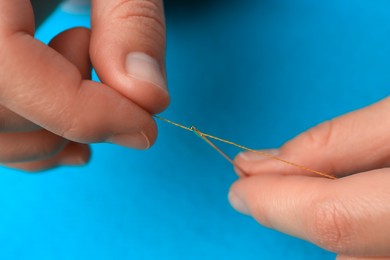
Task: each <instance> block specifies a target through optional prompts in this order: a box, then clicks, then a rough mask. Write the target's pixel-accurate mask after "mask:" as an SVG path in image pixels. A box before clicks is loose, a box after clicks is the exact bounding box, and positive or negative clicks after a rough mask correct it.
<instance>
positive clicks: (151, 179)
mask: <svg viewBox="0 0 390 260" xmlns="http://www.w3.org/2000/svg"><path fill="white" fill-rule="evenodd" d="M389 17H390V2H389V1H387V0H382V1H381V0H377V1H369V0H365V1H363V0H353V1H352V0H351V1H340V0H327V1H310V0H257V1H255V0H252V1H251V0H246V1H239V0H231V1H211V0H209V1H206V0H204V1H173V0H171V1H168V2H167V24H168V58H167V68H168V77H169V82H170V84H169V85H170V93H171V97H172V104H171V106H170V108H169V109H168V110H167V111H166V112H165V113H164V116H165V117H167V118H170V119H172V120H175V121H178V122H182V123H184V124H188V125H192V124H193V125H196V126H197V127H198V128H199V129H201V130H203V131H205V132H209V133H212V134H214V135H217V136H220V137H223V138H227V139H230V140H234V141H236V142H238V143H241V144H244V145H247V146H250V147H253V148H269V147H277V146H279V145H281V144H282V143H283V142H285V141H287V140H288V139H290V138H291V137H293V136H295V135H296V134H298V133H300V132H301V131H304V130H305V129H307V128H308V127H311V126H313V125H315V124H317V123H319V122H321V121H323V120H327V119H330V118H332V117H334V116H337V115H340V114H342V113H345V112H348V111H351V110H354V109H357V108H360V107H362V106H365V105H368V104H370V103H372V102H375V101H377V100H379V99H381V98H383V97H385V96H387V95H388V93H389V86H390V84H389V83H390V73H389V67H390V59H389V58H390V18H389ZM88 24H89V17H88V15H87V14H78V15H72V14H68V13H66V12H63V11H61V10H60V9H59V10H57V11H56V12H55V13H54V14H53V15H52V17H50V19H49V20H48V21H47V22H46V23H45V24H44V25H43V26H42V27H41V29H40V30H39V31H38V33H37V37H39V38H40V39H42V40H43V41H46V42H47V41H48V40H49V39H50V38H51V37H52V36H53V35H55V34H56V33H58V32H59V31H61V30H63V29H64V28H68V27H72V26H75V25H88ZM129 120H131V119H130V118H129ZM159 129H160V132H159V139H158V141H157V143H156V145H155V146H154V147H153V148H152V149H150V150H149V151H145V152H139V151H132V150H129V149H125V148H121V147H116V146H113V145H105V144H99V145H94V146H93V159H92V161H91V163H90V164H89V165H88V166H86V167H83V168H61V169H56V170H53V171H50V172H47V173H44V174H37V175H28V174H24V173H20V172H17V171H13V170H8V169H1V171H0V209H1V214H0V259H333V258H334V255H333V254H330V253H327V252H325V251H323V250H321V249H319V248H317V247H316V246H313V245H311V244H309V243H307V242H304V241H301V240H298V239H295V238H292V237H289V236H286V235H283V234H280V233H278V232H276V231H272V230H269V229H266V228H263V227H261V226H260V225H258V224H257V223H256V222H255V221H253V220H252V219H250V218H248V217H245V216H241V215H239V214H238V213H236V212H234V211H233V210H232V209H231V208H230V206H229V204H228V202H227V199H226V194H227V192H228V189H229V186H230V185H231V183H232V182H234V181H235V180H236V176H235V174H234V172H233V170H232V167H231V165H229V164H228V163H227V162H226V161H225V160H224V159H223V158H222V157H221V156H220V155H218V154H217V153H216V152H215V151H213V150H212V149H211V148H210V147H208V146H207V145H206V144H205V143H203V142H201V141H200V140H199V139H198V138H196V137H195V136H194V135H192V134H191V133H188V132H185V131H183V130H180V129H176V128H174V127H172V126H170V125H167V124H164V123H159ZM357 131H358V130H357ZM222 148H223V149H224V150H226V151H227V152H228V153H229V154H231V155H234V154H236V153H237V152H238V151H237V150H235V149H234V148H231V147H225V146H222ZM351 152H352V151H351Z"/></svg>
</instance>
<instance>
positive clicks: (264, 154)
mask: <svg viewBox="0 0 390 260" xmlns="http://www.w3.org/2000/svg"><path fill="white" fill-rule="evenodd" d="M154 117H155V118H157V119H159V120H161V121H164V122H166V123H169V124H171V125H174V126H177V127H179V128H182V129H184V130H187V131H190V132H193V133H195V134H196V135H198V136H199V137H201V138H202V139H203V140H204V141H205V142H207V143H208V144H209V145H210V146H212V147H213V148H214V149H215V150H217V151H218V152H219V153H220V154H221V155H222V156H223V157H225V158H226V159H227V160H228V161H229V162H231V163H232V164H233V165H234V162H233V161H232V160H231V159H230V158H229V157H228V156H227V155H226V154H225V153H224V152H222V151H221V150H220V149H219V148H218V147H217V146H216V145H215V144H213V143H212V142H210V140H208V139H207V138H210V139H214V140H216V141H219V142H222V143H226V144H229V145H233V146H235V147H238V148H240V149H242V150H246V151H249V152H252V153H257V154H260V155H262V156H265V157H268V158H270V159H273V160H276V161H279V162H282V163H285V164H288V165H290V166H293V167H296V168H299V169H301V170H304V171H307V172H311V173H314V174H317V175H320V176H322V177H326V178H328V179H337V178H336V177H334V176H332V175H329V174H327V173H323V172H320V171H316V170H313V169H310V168H308V167H306V166H303V165H299V164H296V163H293V162H290V161H287V160H284V159H282V158H279V157H277V156H274V155H272V154H268V153H266V152H262V151H258V150H254V149H251V148H248V147H245V146H243V145H240V144H237V143H234V142H231V141H228V140H225V139H222V138H219V137H216V136H213V135H210V134H206V133H203V132H201V131H199V130H198V129H197V128H196V127H194V126H193V127H186V126H184V125H181V124H178V123H176V122H173V121H171V120H168V119H166V118H163V117H160V116H156V115H155V116H154Z"/></svg>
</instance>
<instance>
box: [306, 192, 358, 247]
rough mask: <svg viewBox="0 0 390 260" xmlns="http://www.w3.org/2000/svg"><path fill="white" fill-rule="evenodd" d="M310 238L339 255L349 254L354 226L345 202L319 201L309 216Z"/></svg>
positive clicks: (335, 200)
mask: <svg viewBox="0 0 390 260" xmlns="http://www.w3.org/2000/svg"><path fill="white" fill-rule="evenodd" d="M307 223H308V227H309V231H308V232H309V234H308V235H309V237H311V238H312V239H313V242H314V243H315V244H317V245H318V246H320V247H323V248H325V249H327V250H329V251H332V252H337V253H345V252H348V249H349V247H350V245H351V241H352V238H353V234H352V233H353V224H352V222H351V217H350V213H349V210H348V209H347V207H346V206H344V204H343V202H341V201H339V200H337V199H333V200H326V201H319V202H317V203H316V204H314V205H313V207H312V210H311V211H310V213H309V214H308V215H307Z"/></svg>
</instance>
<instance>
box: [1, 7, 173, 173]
mask: <svg viewBox="0 0 390 260" xmlns="http://www.w3.org/2000/svg"><path fill="white" fill-rule="evenodd" d="M92 7H93V9H92V10H93V11H92V33H91V35H90V34H89V32H88V31H86V30H85V29H77V30H71V31H68V32H65V33H63V34H61V35H60V36H58V37H57V38H56V39H54V40H53V42H52V43H51V44H50V46H46V45H44V44H42V43H41V42H39V41H37V40H35V39H34V38H33V35H34V17H33V11H32V8H31V3H30V1H28V0H16V1H6V0H0V10H1V11H0V12H1V19H0V60H1V61H2V62H1V63H0V122H1V124H0V163H2V164H6V165H8V166H10V167H15V168H19V169H24V170H28V171H37V170H43V169H47V168H50V167H54V166H56V165H58V164H82V163H85V161H86V160H88V157H89V149H88V147H87V146H86V145H81V144H80V143H84V144H87V143H95V142H111V143H115V144H119V145H123V146H128V147H133V148H138V149H146V148H148V147H149V146H150V145H152V144H153V142H154V141H155V138H156V134H157V130H156V125H155V122H154V120H153V118H152V117H151V114H153V113H158V112H161V111H162V110H163V109H165V108H166V107H167V105H168V103H169V95H168V91H167V88H166V78H165V68H164V56H165V24H164V15H163V5H162V1H161V0H153V1H152V0H150V1H131V0H127V1H124V0H116V1H105V0H94V1H92ZM88 53H90V55H91V57H89V55H88ZM89 60H92V64H93V66H94V67H95V69H96V71H97V74H98V76H99V77H100V79H101V80H102V82H103V83H102V84H100V83H97V82H92V81H90V80H88V78H89V74H90V65H89V63H90V62H89Z"/></svg>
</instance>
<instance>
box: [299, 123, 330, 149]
mask: <svg viewBox="0 0 390 260" xmlns="http://www.w3.org/2000/svg"><path fill="white" fill-rule="evenodd" d="M333 133H334V121H333V120H329V121H325V122H323V123H321V124H319V125H317V126H316V127H314V128H312V129H310V130H309V131H307V132H306V137H307V138H308V140H309V143H310V145H311V146H312V147H315V148H325V147H327V146H329V145H331V143H332V140H333Z"/></svg>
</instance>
